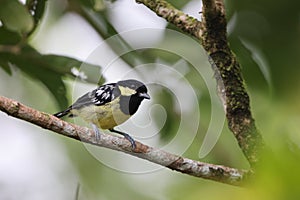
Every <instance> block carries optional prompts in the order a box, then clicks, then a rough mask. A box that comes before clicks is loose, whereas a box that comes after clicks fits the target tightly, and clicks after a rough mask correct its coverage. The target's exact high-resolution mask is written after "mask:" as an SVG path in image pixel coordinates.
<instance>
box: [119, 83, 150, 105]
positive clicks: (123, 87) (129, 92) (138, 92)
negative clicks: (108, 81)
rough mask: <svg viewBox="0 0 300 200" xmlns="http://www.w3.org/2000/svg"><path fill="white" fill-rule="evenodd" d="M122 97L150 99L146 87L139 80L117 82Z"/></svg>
mask: <svg viewBox="0 0 300 200" xmlns="http://www.w3.org/2000/svg"><path fill="white" fill-rule="evenodd" d="M117 85H118V87H119V89H120V91H121V95H122V96H134V97H136V98H139V99H140V100H143V99H150V96H149V94H148V93H147V92H148V90H147V88H146V86H145V85H144V84H143V83H142V82H140V81H137V80H133V79H129V80H123V81H119V82H117Z"/></svg>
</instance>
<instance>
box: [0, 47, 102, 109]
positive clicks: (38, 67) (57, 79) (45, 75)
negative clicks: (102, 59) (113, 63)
mask: <svg viewBox="0 0 300 200" xmlns="http://www.w3.org/2000/svg"><path fill="white" fill-rule="evenodd" d="M9 63H12V64H14V65H15V66H16V67H18V68H20V69H21V70H22V71H23V72H24V73H26V74H28V75H29V76H31V77H32V78H34V79H37V80H39V81H41V82H42V83H43V84H44V85H45V86H46V87H47V88H48V89H49V91H50V92H51V93H52V94H53V96H54V97H55V98H56V100H57V102H58V103H59V105H60V107H61V108H66V107H67V105H68V101H67V98H66V87H65V85H64V83H63V81H62V79H63V78H64V77H65V76H66V75H67V76H71V77H72V78H77V77H78V76H76V75H81V76H82V77H83V76H85V77H86V79H84V80H85V81H88V82H91V83H95V84H98V83H102V82H103V80H104V79H103V77H101V68H100V66H96V65H92V64H88V63H83V62H81V61H79V60H76V59H74V58H69V57H66V56H58V55H42V54H40V53H39V52H38V51H36V50H35V49H34V48H32V47H30V46H25V47H23V48H22V49H21V50H20V52H18V53H17V54H16V53H13V52H2V53H1V52H0V65H1V67H2V68H3V69H4V70H5V71H7V72H8V73H11V71H10V68H9ZM78 78H79V79H80V77H78Z"/></svg>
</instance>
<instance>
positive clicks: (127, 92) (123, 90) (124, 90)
mask: <svg viewBox="0 0 300 200" xmlns="http://www.w3.org/2000/svg"><path fill="white" fill-rule="evenodd" d="M119 88H120V91H121V95H123V96H131V95H133V94H135V93H136V91H135V90H133V89H130V88H128V87H122V86H120V87H119Z"/></svg>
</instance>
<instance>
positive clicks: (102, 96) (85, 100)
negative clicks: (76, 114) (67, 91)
mask: <svg viewBox="0 0 300 200" xmlns="http://www.w3.org/2000/svg"><path fill="white" fill-rule="evenodd" d="M117 90H118V89H117V88H116V84H115V83H109V84H106V85H102V86H100V87H98V88H97V89H95V90H93V91H91V92H89V93H86V94H85V95H83V96H81V97H80V98H78V99H77V101H76V102H75V103H74V104H73V105H72V106H70V107H72V109H80V108H82V107H84V106H89V105H92V104H94V105H96V106H101V105H104V104H106V103H108V102H111V101H112V100H113V99H115V98H116V97H117V96H119V95H120V92H118V91H117Z"/></svg>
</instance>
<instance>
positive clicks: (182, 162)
mask: <svg viewBox="0 0 300 200" xmlns="http://www.w3.org/2000/svg"><path fill="white" fill-rule="evenodd" d="M0 110H1V111H3V112H5V113H7V114H8V115H10V116H13V117H16V118H19V119H21V120H25V121H27V122H30V123H32V124H35V125H37V126H40V127H42V128H45V129H49V130H52V131H54V132H56V133H58V134H60V135H64V136H67V137H71V138H74V139H76V140H79V141H82V142H86V143H90V144H93V145H97V146H100V147H105V148H108V149H112V150H117V151H121V152H124V153H127V154H130V155H133V156H135V157H138V158H142V159H145V160H148V161H150V162H153V163H156V164H159V165H162V166H165V167H167V168H170V169H172V170H176V171H179V172H182V173H185V174H189V175H191V176H195V177H200V178H204V179H209V180H214V181H217V182H222V183H226V184H230V185H242V184H243V183H244V181H245V180H246V179H247V177H248V176H249V175H251V174H252V172H251V171H247V170H239V169H235V168H230V167H226V166H222V165H214V164H209V163H204V162H200V161H195V160H191V159H188V158H184V157H181V156H178V155H174V154H171V153H168V152H166V151H163V150H160V149H155V148H153V147H150V146H147V145H144V144H142V143H140V142H137V141H136V145H137V147H136V149H135V150H132V149H131V145H130V143H129V142H128V141H127V140H126V139H124V138H121V137H117V136H113V135H109V134H102V135H101V138H100V140H99V141H96V140H95V137H94V134H95V133H94V131H92V130H90V129H88V128H86V127H81V126H77V125H75V124H71V123H68V122H66V121H62V120H60V119H58V118H56V117H54V116H52V115H49V114H47V113H43V112H39V111H37V110H34V109H32V108H29V107H27V106H25V105H23V104H21V103H19V102H17V101H14V100H11V99H8V98H6V97H1V96H0Z"/></svg>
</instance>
